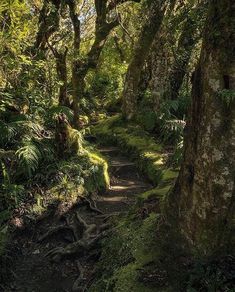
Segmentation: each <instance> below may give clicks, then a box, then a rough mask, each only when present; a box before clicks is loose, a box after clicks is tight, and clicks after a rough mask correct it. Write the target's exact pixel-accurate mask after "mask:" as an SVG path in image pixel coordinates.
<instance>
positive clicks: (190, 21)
mask: <svg viewBox="0 0 235 292" xmlns="http://www.w3.org/2000/svg"><path fill="white" fill-rule="evenodd" d="M206 11H207V1H204V0H202V1H201V2H199V4H198V5H196V7H194V8H193V9H192V10H191V11H190V12H189V13H188V15H187V17H186V20H185V23H184V25H183V28H182V32H181V34H180V37H179V40H178V46H177V49H176V52H175V60H174V63H173V65H172V68H171V71H170V74H169V78H168V79H169V90H167V91H166V92H165V95H166V98H168V99H172V100H174V99H177V98H178V96H179V91H180V88H181V86H182V84H183V80H184V77H185V75H186V73H187V70H188V67H189V61H190V58H191V55H192V52H193V50H194V49H195V46H196V44H197V42H198V41H199V40H200V38H201V30H202V27H204V19H205V14H206Z"/></svg>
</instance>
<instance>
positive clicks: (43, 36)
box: [33, 0, 61, 51]
mask: <svg viewBox="0 0 235 292" xmlns="http://www.w3.org/2000/svg"><path fill="white" fill-rule="evenodd" d="M60 7H61V0H44V2H43V7H42V9H41V11H40V15H39V29H38V32H37V36H36V41H35V44H34V48H33V50H35V51H44V50H45V49H46V44H47V41H48V40H49V38H50V36H52V35H53V33H55V32H56V31H57V30H58V28H59V25H60V13H59V11H60Z"/></svg>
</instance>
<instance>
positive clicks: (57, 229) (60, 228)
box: [38, 225, 73, 242]
mask: <svg viewBox="0 0 235 292" xmlns="http://www.w3.org/2000/svg"><path fill="white" fill-rule="evenodd" d="M60 231H72V232H73V229H72V228H71V227H70V226H65V225H60V226H56V227H53V228H51V229H49V230H48V231H47V232H46V233H44V234H43V235H42V236H40V237H39V238H38V241H39V242H41V241H43V240H45V239H47V238H48V237H50V236H53V235H54V234H56V233H58V232H60Z"/></svg>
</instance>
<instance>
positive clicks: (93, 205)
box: [81, 197, 104, 215]
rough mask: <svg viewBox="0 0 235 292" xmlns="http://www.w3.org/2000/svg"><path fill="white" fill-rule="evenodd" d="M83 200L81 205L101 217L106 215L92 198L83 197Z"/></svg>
mask: <svg viewBox="0 0 235 292" xmlns="http://www.w3.org/2000/svg"><path fill="white" fill-rule="evenodd" d="M81 199H82V200H81V203H82V204H85V205H87V206H88V208H89V209H90V210H91V211H93V212H95V213H97V214H101V215H103V214H104V212H102V211H101V210H100V209H98V208H97V205H96V202H95V201H94V200H93V199H92V198H89V199H88V198H86V197H82V198H81Z"/></svg>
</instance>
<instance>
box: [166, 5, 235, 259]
mask: <svg viewBox="0 0 235 292" xmlns="http://www.w3.org/2000/svg"><path fill="white" fill-rule="evenodd" d="M234 96H235V3H234V1H233V0H211V1H210V7H209V12H208V19H207V24H206V28H205V35H204V41H203V46H202V51H201V57H200V61H199V64H198V67H197V70H196V73H195V76H194V84H193V91H192V109H191V114H190V115H189V117H190V118H189V121H188V123H187V127H186V133H185V151H184V157H183V163H182V166H181V170H180V174H179V177H178V179H177V182H176V184H175V187H174V189H173V191H172V192H171V193H170V194H169V198H168V205H167V207H166V214H167V218H168V220H169V222H171V223H172V224H173V225H175V224H177V226H178V230H179V231H180V233H181V234H182V235H183V237H184V239H185V242H187V243H188V244H189V246H190V247H191V249H192V250H194V251H195V250H196V251H197V252H199V254H202V255H211V254H213V253H214V252H216V251H220V250H222V251H223V252H227V251H228V250H229V249H231V246H232V240H233V239H234V238H232V237H233V236H234V225H233V224H234V217H235V216H234V214H235V181H234V175H235V172H234V170H235V98H234ZM233 248H234V247H233Z"/></svg>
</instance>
